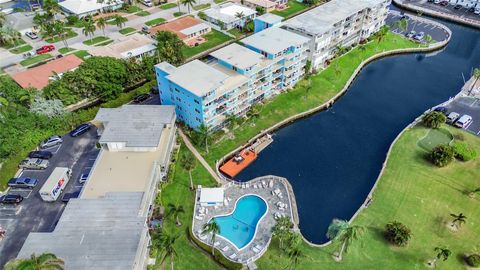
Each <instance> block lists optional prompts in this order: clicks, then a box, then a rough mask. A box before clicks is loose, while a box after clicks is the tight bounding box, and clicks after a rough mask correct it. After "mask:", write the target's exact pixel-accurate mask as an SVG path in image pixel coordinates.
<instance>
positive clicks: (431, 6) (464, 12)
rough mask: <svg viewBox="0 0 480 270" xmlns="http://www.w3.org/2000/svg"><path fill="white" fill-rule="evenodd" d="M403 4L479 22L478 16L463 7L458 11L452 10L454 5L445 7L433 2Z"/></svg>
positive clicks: (423, 0)
mask: <svg viewBox="0 0 480 270" xmlns="http://www.w3.org/2000/svg"><path fill="white" fill-rule="evenodd" d="M405 3H408V4H411V5H415V6H418V7H422V8H426V9H429V10H433V11H436V12H440V13H445V14H449V15H453V16H457V17H461V18H465V19H469V20H474V21H477V22H480V15H477V14H474V13H473V12H471V11H469V10H468V8H465V7H461V8H460V9H455V8H454V7H455V5H456V4H455V3H450V4H448V5H447V6H441V5H439V4H434V3H433V2H428V1H427V0H409V1H405Z"/></svg>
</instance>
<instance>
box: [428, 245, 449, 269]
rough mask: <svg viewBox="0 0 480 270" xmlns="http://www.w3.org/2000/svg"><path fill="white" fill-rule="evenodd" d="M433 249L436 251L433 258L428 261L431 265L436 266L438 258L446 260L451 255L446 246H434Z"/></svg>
mask: <svg viewBox="0 0 480 270" xmlns="http://www.w3.org/2000/svg"><path fill="white" fill-rule="evenodd" d="M433 250H434V251H435V252H436V255H435V258H433V259H432V260H431V261H429V262H428V264H429V265H431V266H433V267H435V266H436V264H437V261H438V260H440V259H443V260H444V261H446V260H447V259H448V257H450V255H452V252H451V251H450V250H449V249H448V248H446V247H436V248H434V249H433Z"/></svg>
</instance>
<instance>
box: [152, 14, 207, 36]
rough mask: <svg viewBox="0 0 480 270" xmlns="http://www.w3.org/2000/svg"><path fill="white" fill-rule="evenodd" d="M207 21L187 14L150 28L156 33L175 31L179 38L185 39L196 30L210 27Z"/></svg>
mask: <svg viewBox="0 0 480 270" xmlns="http://www.w3.org/2000/svg"><path fill="white" fill-rule="evenodd" d="M209 27H210V26H208V25H207V24H206V23H204V22H203V21H201V20H199V19H196V18H193V17H190V16H185V17H182V18H180V19H176V20H173V21H170V22H168V23H164V24H161V25H158V26H154V27H152V28H150V30H148V32H149V33H150V34H155V33H157V32H160V31H169V32H172V33H175V34H176V35H177V36H178V37H179V38H181V39H185V38H187V35H189V34H192V33H193V31H194V30H200V29H205V28H209Z"/></svg>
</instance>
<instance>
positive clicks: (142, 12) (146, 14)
mask: <svg viewBox="0 0 480 270" xmlns="http://www.w3.org/2000/svg"><path fill="white" fill-rule="evenodd" d="M150 14H151V13H150V12H148V11H146V10H142V11H140V12H137V13H135V15H137V16H141V17H145V16H148V15H150Z"/></svg>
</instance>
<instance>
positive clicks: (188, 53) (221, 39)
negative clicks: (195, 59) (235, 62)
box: [182, 29, 232, 58]
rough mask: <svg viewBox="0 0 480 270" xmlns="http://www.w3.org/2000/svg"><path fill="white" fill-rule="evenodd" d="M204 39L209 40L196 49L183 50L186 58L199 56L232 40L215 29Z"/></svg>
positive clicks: (187, 48)
mask: <svg viewBox="0 0 480 270" xmlns="http://www.w3.org/2000/svg"><path fill="white" fill-rule="evenodd" d="M203 37H204V38H205V39H206V40H207V41H206V42H204V43H202V44H200V45H198V46H196V47H187V46H185V47H183V48H182V52H183V55H184V56H185V58H190V57H192V56H194V55H197V54H199V53H201V52H204V51H206V50H208V49H210V48H213V47H215V46H217V45H220V44H222V43H225V42H227V41H229V40H231V39H232V38H231V37H229V36H227V35H225V34H223V33H221V32H219V31H216V30H213V29H212V32H210V33H208V34H205V35H204V36H203Z"/></svg>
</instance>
